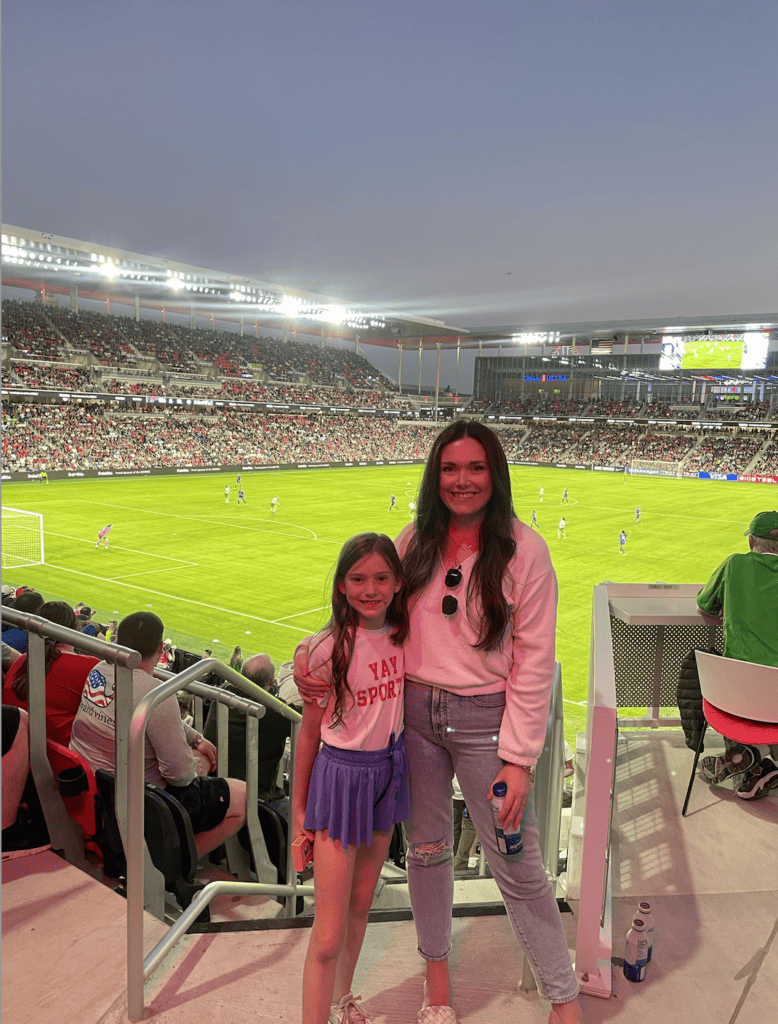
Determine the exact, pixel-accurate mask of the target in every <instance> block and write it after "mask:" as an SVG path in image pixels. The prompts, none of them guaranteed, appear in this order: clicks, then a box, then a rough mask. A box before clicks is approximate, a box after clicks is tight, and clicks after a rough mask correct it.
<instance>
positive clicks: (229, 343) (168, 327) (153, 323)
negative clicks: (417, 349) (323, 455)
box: [3, 300, 391, 390]
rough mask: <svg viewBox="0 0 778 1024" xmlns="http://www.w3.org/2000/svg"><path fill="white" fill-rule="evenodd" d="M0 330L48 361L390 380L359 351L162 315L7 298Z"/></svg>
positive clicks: (372, 385)
mask: <svg viewBox="0 0 778 1024" xmlns="http://www.w3.org/2000/svg"><path fill="white" fill-rule="evenodd" d="M3 331H4V335H5V336H6V337H7V338H8V340H9V342H10V344H11V345H12V347H13V348H14V350H15V351H16V352H18V353H20V354H22V353H23V354H25V355H32V356H35V357H36V358H44V359H49V360H54V359H63V358H64V359H65V360H66V361H69V362H70V361H72V356H73V354H74V353H76V352H80V353H86V352H89V353H90V354H91V358H92V360H93V361H94V362H97V363H99V364H101V365H104V366H114V367H118V368H119V369H121V370H122V371H124V369H125V368H131V367H132V366H133V364H134V362H136V361H138V360H142V361H143V362H144V363H145V364H147V365H148V364H149V362H150V361H155V362H156V363H158V364H159V368H160V372H164V371H165V370H167V371H169V372H187V373H198V374H205V375H208V374H210V375H214V370H215V371H216V375H218V376H224V377H236V378H240V377H241V376H243V375H244V374H249V373H251V372H252V367H253V368H256V369H257V370H259V371H260V372H261V373H262V372H264V373H266V374H267V375H268V376H269V377H271V378H272V379H274V380H278V381H286V382H289V383H299V381H300V378H301V377H307V378H310V380H311V381H313V382H314V383H316V384H322V385H329V386H338V387H344V386H345V387H348V388H359V389H367V390H379V389H380V388H381V387H389V388H391V383H390V382H389V380H388V379H387V378H385V377H384V376H383V375H382V374H381V373H380V372H379V371H378V370H376V369H375V367H374V366H372V365H371V364H370V363H369V362H368V360H367V359H365V357H364V356H362V355H360V354H358V353H356V352H352V351H351V350H349V349H341V348H333V347H331V346H326V347H324V348H322V347H319V346H316V345H312V344H309V343H304V342H298V341H296V340H294V341H281V340H279V339H278V338H274V337H264V336H263V337H254V336H251V335H240V334H238V333H236V332H234V331H217V330H212V329H203V328H192V327H185V326H183V325H180V324H174V323H168V322H166V321H164V320H163V321H159V320H149V319H141V320H135V319H133V318H131V317H125V316H111V315H107V314H103V313H96V312H93V311H90V310H81V311H79V312H78V313H74V312H73V311H71V310H69V309H63V308H60V307H59V306H43V305H41V304H40V303H33V302H19V301H17V300H5V301H4V302H3Z"/></svg>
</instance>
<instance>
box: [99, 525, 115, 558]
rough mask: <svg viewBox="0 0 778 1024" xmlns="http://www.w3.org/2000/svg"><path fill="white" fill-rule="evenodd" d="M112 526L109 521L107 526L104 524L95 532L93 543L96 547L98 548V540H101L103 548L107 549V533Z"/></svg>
mask: <svg viewBox="0 0 778 1024" xmlns="http://www.w3.org/2000/svg"><path fill="white" fill-rule="evenodd" d="M112 528H113V523H109V524H108V525H107V526H104V527H103V528H102V530H100V531H99V533H98V534H97V543H96V544H95V547H96V548H99V547H100V542H101V541H103V542H104V543H105V550H106V551H107V550H108V534H109V533H110V532H111V530H112Z"/></svg>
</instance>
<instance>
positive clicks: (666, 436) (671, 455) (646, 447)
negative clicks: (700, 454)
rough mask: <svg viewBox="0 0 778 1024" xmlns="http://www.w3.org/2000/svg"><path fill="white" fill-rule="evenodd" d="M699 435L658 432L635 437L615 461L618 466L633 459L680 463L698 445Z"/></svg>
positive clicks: (654, 431)
mask: <svg viewBox="0 0 778 1024" xmlns="http://www.w3.org/2000/svg"><path fill="white" fill-rule="evenodd" d="M698 437H699V435H698V434H695V433H692V432H686V433H675V432H673V431H657V430H655V429H652V431H651V432H650V433H645V434H642V433H641V434H637V435H633V436H632V439H631V440H630V442H629V444H628V445H627V447H626V448H625V449H624V451H622V453H621V454H620V455H619V456H618V457H617V459H616V460H615V462H616V464H617V465H621V464H624V463H628V462H630V461H631V460H632V459H648V460H651V461H653V462H680V461H681V460H682V459H683V458H684V456H686V455H688V454H689V452H690V451H691V449H692V448H693V447H694V445H695V444H696V443H697V440H698Z"/></svg>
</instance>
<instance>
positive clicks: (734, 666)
mask: <svg viewBox="0 0 778 1024" xmlns="http://www.w3.org/2000/svg"><path fill="white" fill-rule="evenodd" d="M697 671H698V672H699V676H700V690H701V692H702V710H703V714H704V715H705V721H704V722H703V723H702V730H701V732H700V741H699V743H698V744H697V750H696V752H695V754H694V764H693V765H692V774H691V778H690V779H689V787H688V789H687V790H686V799H685V800H684V803H683V810H682V811H681V815H682V816H684V815H685V814H686V809H687V807H688V806H689V797H690V796H691V792H692V786H693V785H694V776H695V773H696V771H697V762H698V761H699V759H700V754H701V753H702V751H703V741H704V739H705V732H706V730H707V727H708V726H709V725H710V726H711V727H712V728H713V729H715V730H716V732H719V733H721V735H722V736H726V737H727V738H728V739H730V740H734V741H735V742H736V743H745V744H747V745H749V746H755V745H757V744H760V743H762V744H764V743H767V744H773V743H778V668H772V667H771V666H770V665H757V664H755V663H754V662H751V661H738V660H737V659H735V658H720V657H718V655H715V654H708V653H707V652H706V651H697Z"/></svg>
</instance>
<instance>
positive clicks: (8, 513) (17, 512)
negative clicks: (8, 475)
mask: <svg viewBox="0 0 778 1024" xmlns="http://www.w3.org/2000/svg"><path fill="white" fill-rule="evenodd" d="M1 540H2V553H3V556H2V567H3V569H17V568H21V567H24V566H28V565H43V563H44V551H43V516H42V515H41V513H40V512H25V511H24V509H21V508H10V507H9V506H7V505H3V518H2V538H1Z"/></svg>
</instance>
